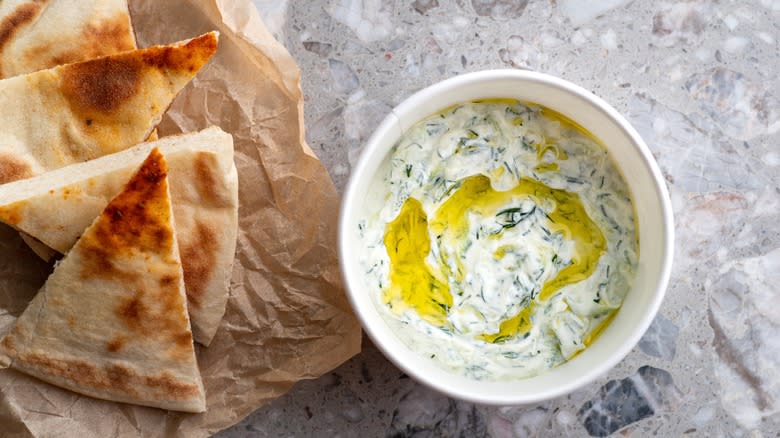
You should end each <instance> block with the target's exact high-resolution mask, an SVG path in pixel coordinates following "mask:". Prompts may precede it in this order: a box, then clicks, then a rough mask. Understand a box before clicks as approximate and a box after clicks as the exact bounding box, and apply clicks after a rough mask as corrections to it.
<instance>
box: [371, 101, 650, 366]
mask: <svg viewBox="0 0 780 438" xmlns="http://www.w3.org/2000/svg"><path fill="white" fill-rule="evenodd" d="M374 186H375V187H376V188H377V190H379V192H380V199H382V200H383V202H380V203H378V204H376V208H374V209H373V211H369V212H368V214H367V215H366V216H365V217H364V218H363V219H362V220H361V221H360V222H359V230H358V232H359V235H360V238H361V240H362V243H363V246H362V248H363V251H364V253H363V254H361V260H362V264H363V269H364V270H365V272H366V275H367V278H368V285H369V288H368V289H369V290H368V293H371V294H372V298H373V299H374V302H375V305H376V306H377V307H378V309H379V310H380V313H381V314H382V315H383V317H384V319H385V320H386V322H387V323H388V324H389V325H390V327H391V328H392V329H393V331H394V333H396V334H397V335H398V337H399V338H400V339H401V340H402V341H403V342H404V343H405V344H406V345H407V346H408V347H409V348H410V349H412V350H414V351H417V352H419V353H420V354H422V355H425V356H427V357H429V358H430V359H432V360H434V361H436V362H437V363H438V364H439V365H440V366H442V367H443V368H445V369H448V370H450V371H454V372H456V373H460V374H464V375H466V376H468V377H470V378H473V379H490V380H496V379H507V378H509V379H521V378H526V377H531V376H534V375H537V374H540V373H542V372H544V371H545V370H547V369H550V368H552V367H555V366H557V365H559V364H561V363H563V362H565V361H567V360H569V359H571V358H572V357H574V356H575V355H576V354H577V353H578V352H579V351H581V350H582V349H584V348H586V347H587V346H588V345H589V344H590V343H591V342H592V341H593V340H594V339H595V338H596V337H597V336H598V334H599V332H600V331H601V330H602V329H603V328H604V327H605V326H606V325H607V324H608V323H609V321H610V320H611V318H612V317H613V316H614V314H615V312H616V310H617V309H618V308H619V307H620V305H621V303H622V301H623V298H624V296H625V294H626V293H627V292H628V290H629V288H630V285H631V282H632V280H633V277H634V273H635V271H636V266H637V259H638V251H639V246H638V240H637V234H636V225H635V217H634V208H633V205H632V202H631V198H630V194H629V191H628V187H627V185H626V183H625V181H624V180H623V177H622V176H621V174H620V172H619V171H618V169H617V168H616V167H615V165H614V164H613V162H612V160H611V159H610V157H609V156H608V155H607V152H606V150H605V149H604V148H603V147H602V146H601V145H600V144H599V143H598V142H597V141H596V140H595V139H594V138H593V137H592V136H591V135H590V134H589V133H587V132H586V131H585V130H584V129H582V128H580V127H579V126H577V125H576V124H574V123H573V122H571V121H569V120H567V119H566V118H565V117H563V116H561V115H560V114H557V113H555V112H554V111H551V110H549V109H547V108H544V107H540V106H538V105H533V104H524V103H520V102H517V101H514V100H508V99H507V100H503V99H502V100H483V101H477V102H471V103H466V104H462V105H456V106H453V107H451V108H448V109H446V110H444V111H442V112H441V113H439V114H436V115H433V116H430V117H428V118H426V119H425V120H423V121H421V122H419V123H418V124H416V125H415V126H414V127H412V128H411V129H410V130H409V131H408V132H407V133H406V134H405V135H404V136H403V138H402V139H401V140H400V141H399V142H398V143H397V144H396V145H395V146H394V148H393V150H392V151H391V153H390V155H389V157H388V159H387V160H386V162H385V163H384V164H383V166H382V167H381V168H380V172H379V174H378V175H377V177H376V180H375V182H374Z"/></svg>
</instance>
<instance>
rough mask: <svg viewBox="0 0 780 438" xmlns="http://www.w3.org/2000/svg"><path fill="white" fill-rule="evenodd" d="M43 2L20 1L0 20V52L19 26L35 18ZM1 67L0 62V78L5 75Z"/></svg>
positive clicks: (44, 1)
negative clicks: (20, 2)
mask: <svg viewBox="0 0 780 438" xmlns="http://www.w3.org/2000/svg"><path fill="white" fill-rule="evenodd" d="M43 3H46V0H34V1H31V2H27V3H22V4H21V5H19V6H17V7H16V9H14V10H13V11H12V12H11V13H10V14H8V15H7V16H6V17H5V18H3V20H2V21H0V54H2V53H3V48H4V47H5V45H6V44H8V42H9V41H11V39H13V37H14V35H16V33H17V32H18V31H19V29H20V28H22V27H24V26H26V25H28V24H30V23H31V22H32V21H33V20H35V17H37V16H38V14H39V13H40V12H41V4H43ZM2 69H3V66H2V63H0V79H2V78H3V77H5V75H3V74H2Z"/></svg>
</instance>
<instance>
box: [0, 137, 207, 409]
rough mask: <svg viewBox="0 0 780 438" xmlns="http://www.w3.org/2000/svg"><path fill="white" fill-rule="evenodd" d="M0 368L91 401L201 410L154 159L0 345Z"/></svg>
mask: <svg viewBox="0 0 780 438" xmlns="http://www.w3.org/2000/svg"><path fill="white" fill-rule="evenodd" d="M0 363H2V364H4V365H10V366H11V367H12V368H14V369H17V370H19V371H22V372H24V373H27V374H30V375H32V376H34V377H37V378H39V379H41V380H44V381H47V382H49V383H52V384H54V385H57V386H61V387H63V388H66V389H69V390H72V391H75V392H79V393H81V394H85V395H89V396H92V397H96V398H102V399H106V400H112V401H118V402H126V403H133V404H139V405H145V406H154V407H159V408H163V409H171V410H180V411H187V412H203V411H204V410H205V395H204V390H203V383H202V381H201V378H200V372H199V370H198V365H197V362H196V359H195V351H194V346H193V342H192V333H191V332H190V325H189V319H188V316H187V309H186V299H185V296H184V284H183V281H182V268H181V262H180V258H179V253H178V250H177V246H176V236H175V233H174V225H173V215H172V211H171V203H170V195H169V189H168V183H167V166H166V162H165V159H164V158H163V156H162V155H161V154H160V152H159V151H158V150H156V149H155V150H153V151H152V152H151V154H150V155H149V157H148V158H147V160H146V161H145V162H144V163H143V165H142V166H141V168H140V169H139V170H138V172H137V173H136V174H135V175H134V176H133V177H132V179H131V180H130V181H129V182H128V183H127V185H126V186H125V188H124V190H123V191H122V192H121V193H120V194H119V195H117V196H116V197H115V198H114V199H113V200H111V202H110V203H109V204H108V206H107V207H106V208H105V210H103V212H102V213H101V214H100V216H99V217H98V218H97V219H95V221H94V223H93V224H92V225H91V226H90V227H89V228H88V229H87V230H86V231H85V232H84V234H83V235H82V236H81V238H80V239H79V241H78V242H77V243H76V245H75V246H74V247H73V249H72V250H71V251H70V253H68V255H67V256H66V257H65V258H64V259H63V260H62V261H61V262H60V263H59V264H58V265H57V266H56V268H55V269H54V272H53V273H52V275H51V276H50V277H49V279H48V280H47V281H46V283H45V284H44V286H43V288H42V289H41V290H40V292H39V293H38V294H37V295H36V296H35V298H34V299H33V301H32V302H31V303H30V305H29V306H28V307H27V309H25V311H24V313H22V315H21V316H20V317H19V319H18V320H17V321H16V324H15V326H14V327H13V328H12V329H11V332H10V333H9V334H8V335H6V337H5V338H3V340H2V341H0Z"/></svg>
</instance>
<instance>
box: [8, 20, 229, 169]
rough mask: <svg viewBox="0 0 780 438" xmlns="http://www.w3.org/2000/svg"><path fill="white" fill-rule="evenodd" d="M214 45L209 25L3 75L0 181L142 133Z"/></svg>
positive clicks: (82, 157) (99, 152)
mask: <svg viewBox="0 0 780 438" xmlns="http://www.w3.org/2000/svg"><path fill="white" fill-rule="evenodd" d="M216 49H217V34H216V33H215V32H212V33H208V34H205V35H202V36H200V37H197V38H194V39H192V40H189V41H185V42H181V43H178V44H174V45H169V46H155V47H150V48H148V49H140V50H133V51H130V52H123V53H120V54H117V55H111V56H106V57H103V58H97V59H93V60H89V61H84V62H77V63H74V64H68V65H64V66H60V67H55V68H52V69H49V70H41V71H38V72H35V73H30V74H27V75H22V76H16V77H13V78H10V79H5V80H2V81H0V120H2V121H3V123H2V124H0V183H7V182H10V181H15V180H18V179H23V178H29V177H31V176H34V175H39V174H41V173H43V172H46V171H49V170H52V169H57V168H60V167H63V166H67V165H68V164H73V163H78V162H82V161H87V160H91V159H94V158H97V157H101V156H103V155H106V154H110V153H113V152H117V151H121V150H124V149H127V148H128V147H130V146H132V145H135V144H138V143H140V142H142V141H144V139H146V138H147V137H148V136H149V134H151V132H152V130H153V129H154V127H155V126H156V125H157V124H158V123H159V122H160V119H161V118H162V115H163V113H164V112H165V110H166V109H167V108H168V106H169V105H170V104H171V102H172V101H173V98H174V97H175V96H176V94H177V93H178V92H179V91H180V90H181V89H182V88H183V87H184V86H185V85H186V84H187V83H188V82H189V81H190V80H191V79H192V78H193V77H194V76H195V74H196V73H197V72H198V70H199V69H200V68H201V67H202V66H203V65H204V64H205V63H206V62H207V61H208V60H209V58H211V56H212V55H213V54H214V53H215V51H216Z"/></svg>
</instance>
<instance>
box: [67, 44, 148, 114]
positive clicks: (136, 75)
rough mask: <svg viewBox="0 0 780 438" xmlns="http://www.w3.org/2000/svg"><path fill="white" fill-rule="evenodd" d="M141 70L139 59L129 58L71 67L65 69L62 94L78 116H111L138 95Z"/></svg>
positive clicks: (111, 58) (77, 64)
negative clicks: (80, 114)
mask: <svg viewBox="0 0 780 438" xmlns="http://www.w3.org/2000/svg"><path fill="white" fill-rule="evenodd" d="M142 70H143V66H142V65H141V63H140V62H138V60H137V59H133V58H127V57H105V58H98V59H93V60H90V61H85V62H79V63H76V64H71V65H68V66H66V67H65V68H64V69H63V75H62V92H63V94H64V95H65V97H66V98H67V99H68V100H69V101H70V103H71V106H72V108H73V109H74V111H75V112H77V113H83V114H91V116H92V117H94V113H98V114H101V113H102V114H110V113H112V112H114V111H116V110H117V109H118V108H120V107H121V106H122V105H123V104H124V103H125V102H126V101H127V100H129V99H130V98H131V97H133V96H134V95H135V94H136V93H137V92H138V87H139V85H140V84H139V82H140V81H141V74H142V73H143V71H142ZM84 118H85V119H86V120H91V119H90V118H89V117H84Z"/></svg>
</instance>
